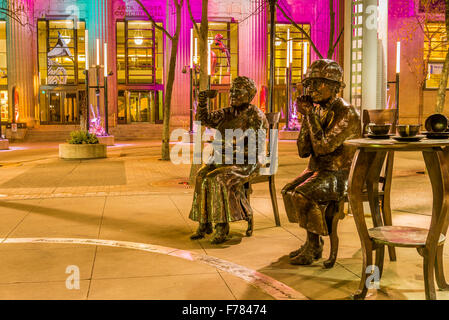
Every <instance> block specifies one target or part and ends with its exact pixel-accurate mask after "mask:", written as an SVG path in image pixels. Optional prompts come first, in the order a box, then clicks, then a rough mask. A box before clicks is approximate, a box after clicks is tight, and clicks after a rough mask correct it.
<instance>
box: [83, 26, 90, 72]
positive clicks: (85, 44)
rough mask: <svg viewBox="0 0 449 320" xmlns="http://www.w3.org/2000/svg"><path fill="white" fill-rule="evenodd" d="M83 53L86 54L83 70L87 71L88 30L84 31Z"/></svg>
mask: <svg viewBox="0 0 449 320" xmlns="http://www.w3.org/2000/svg"><path fill="white" fill-rule="evenodd" d="M84 51H85V52H86V54H85V55H86V58H85V59H86V62H85V67H84V69H85V70H89V30H87V29H86V30H84Z"/></svg>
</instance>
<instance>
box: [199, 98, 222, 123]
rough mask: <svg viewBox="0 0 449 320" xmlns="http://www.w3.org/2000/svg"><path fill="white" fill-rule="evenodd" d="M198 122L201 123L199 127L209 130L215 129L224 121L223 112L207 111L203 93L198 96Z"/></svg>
mask: <svg viewBox="0 0 449 320" xmlns="http://www.w3.org/2000/svg"><path fill="white" fill-rule="evenodd" d="M198 120H199V121H201V125H203V126H206V127H209V128H216V127H217V126H218V124H219V123H220V122H222V121H223V120H224V112H223V110H218V111H214V112H209V110H207V96H206V93H205V92H204V91H202V92H200V93H199V95H198Z"/></svg>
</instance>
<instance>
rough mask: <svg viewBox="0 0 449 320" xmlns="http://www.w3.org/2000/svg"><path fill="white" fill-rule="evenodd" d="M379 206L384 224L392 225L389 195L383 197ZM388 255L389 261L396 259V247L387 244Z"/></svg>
mask: <svg viewBox="0 0 449 320" xmlns="http://www.w3.org/2000/svg"><path fill="white" fill-rule="evenodd" d="M380 208H381V211H382V218H383V220H384V226H392V225H393V219H392V218H391V208H390V195H387V196H384V197H383V199H382V201H381V206H380ZM388 255H389V256H390V261H396V249H395V248H394V247H393V246H388Z"/></svg>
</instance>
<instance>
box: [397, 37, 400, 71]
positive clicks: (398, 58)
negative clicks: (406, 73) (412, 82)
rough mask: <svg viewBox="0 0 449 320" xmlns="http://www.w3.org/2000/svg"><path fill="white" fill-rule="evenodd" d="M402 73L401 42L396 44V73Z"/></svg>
mask: <svg viewBox="0 0 449 320" xmlns="http://www.w3.org/2000/svg"><path fill="white" fill-rule="evenodd" d="M400 72H401V42H400V41H398V42H396V73H400Z"/></svg>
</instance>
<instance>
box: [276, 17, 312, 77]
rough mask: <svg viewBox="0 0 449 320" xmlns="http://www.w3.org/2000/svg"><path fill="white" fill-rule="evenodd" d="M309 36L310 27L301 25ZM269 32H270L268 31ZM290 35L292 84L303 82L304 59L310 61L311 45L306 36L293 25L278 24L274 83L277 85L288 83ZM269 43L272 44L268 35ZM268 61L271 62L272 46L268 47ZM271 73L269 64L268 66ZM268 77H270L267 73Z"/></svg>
mask: <svg viewBox="0 0 449 320" xmlns="http://www.w3.org/2000/svg"><path fill="white" fill-rule="evenodd" d="M300 26H301V27H302V28H303V29H304V31H306V32H307V34H309V35H310V25H306V24H302V25H300ZM268 32H269V31H268ZM287 35H289V37H290V38H289V39H291V40H290V41H291V43H292V50H291V51H292V53H293V54H292V63H291V68H292V83H293V84H294V83H298V82H301V79H302V74H303V70H304V69H303V68H304V62H303V59H304V57H306V58H307V59H308V60H309V59H310V58H309V57H310V43H309V41H308V40H307V39H306V37H305V36H304V34H303V33H302V32H300V31H299V30H298V29H296V28H295V27H294V26H293V25H291V24H276V39H275V41H274V45H275V49H274V52H275V58H274V59H275V60H274V61H275V63H274V67H275V72H274V75H275V76H274V78H275V80H274V83H275V85H285V84H286V83H287V72H286V70H287V55H288V52H287V47H288V46H287V40H288V37H287ZM268 43H270V34H268ZM305 43H307V44H305ZM304 47H306V50H307V54H306V55H304ZM268 61H270V46H269V45H268ZM308 62H309V61H306V64H305V65H306V66H308V65H309V63H308ZM268 71H269V64H268ZM267 74H268V77H269V75H270V73H269V72H267Z"/></svg>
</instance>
